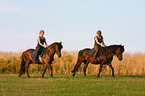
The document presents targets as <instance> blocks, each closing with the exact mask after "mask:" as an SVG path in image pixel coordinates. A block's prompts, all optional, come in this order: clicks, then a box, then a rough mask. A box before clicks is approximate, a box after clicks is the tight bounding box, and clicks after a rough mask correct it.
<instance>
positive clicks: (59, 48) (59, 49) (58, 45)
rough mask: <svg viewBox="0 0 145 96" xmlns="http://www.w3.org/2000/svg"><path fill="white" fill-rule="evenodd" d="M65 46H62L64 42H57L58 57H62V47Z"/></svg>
mask: <svg viewBox="0 0 145 96" xmlns="http://www.w3.org/2000/svg"><path fill="white" fill-rule="evenodd" d="M62 48H63V46H62V42H60V43H56V54H57V55H58V57H59V58H60V57H61V49H62Z"/></svg>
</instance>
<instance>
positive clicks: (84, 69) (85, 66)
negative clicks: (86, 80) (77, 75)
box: [83, 62, 89, 76]
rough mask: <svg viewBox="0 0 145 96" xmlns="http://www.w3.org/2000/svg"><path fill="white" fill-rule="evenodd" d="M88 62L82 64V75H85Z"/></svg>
mask: <svg viewBox="0 0 145 96" xmlns="http://www.w3.org/2000/svg"><path fill="white" fill-rule="evenodd" d="M88 64H89V63H88V62H87V63H85V65H84V68H83V71H84V75H85V76H86V68H87V67H88Z"/></svg>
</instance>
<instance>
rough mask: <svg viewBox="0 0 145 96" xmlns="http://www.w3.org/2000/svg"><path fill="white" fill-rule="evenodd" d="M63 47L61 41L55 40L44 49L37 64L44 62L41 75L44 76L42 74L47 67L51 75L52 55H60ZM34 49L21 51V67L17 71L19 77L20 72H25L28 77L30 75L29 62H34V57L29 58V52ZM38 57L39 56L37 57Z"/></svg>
mask: <svg viewBox="0 0 145 96" xmlns="http://www.w3.org/2000/svg"><path fill="white" fill-rule="evenodd" d="M62 48H63V46H62V42H60V43H59V42H55V43H53V44H51V45H50V46H49V47H47V48H45V49H44V53H43V56H42V57H41V60H40V59H39V60H38V64H45V68H44V72H43V74H42V77H43V78H44V74H45V72H46V70H47V68H48V67H49V68H50V70H51V75H50V76H51V77H53V73H52V67H51V64H52V61H53V60H54V55H55V54H57V55H58V57H59V58H60V57H61V49H62ZM33 51H34V49H28V50H26V51H24V52H23V53H22V60H21V67H20V71H19V76H18V77H20V76H21V75H22V74H24V73H25V72H27V76H28V77H29V78H30V75H29V73H28V68H29V65H30V64H31V63H34V58H31V54H32V53H33ZM39 58H40V57H39Z"/></svg>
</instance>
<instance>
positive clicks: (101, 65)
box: [97, 63, 103, 78]
mask: <svg viewBox="0 0 145 96" xmlns="http://www.w3.org/2000/svg"><path fill="white" fill-rule="evenodd" d="M102 67H103V63H101V64H100V68H99V73H98V75H97V77H98V78H99V77H100V73H101V71H102Z"/></svg>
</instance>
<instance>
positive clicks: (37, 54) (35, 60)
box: [34, 46, 41, 63]
mask: <svg viewBox="0 0 145 96" xmlns="http://www.w3.org/2000/svg"><path fill="white" fill-rule="evenodd" d="M40 49H41V48H40V47H39V46H37V48H36V54H35V57H34V63H37V62H38V56H39V53H40Z"/></svg>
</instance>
